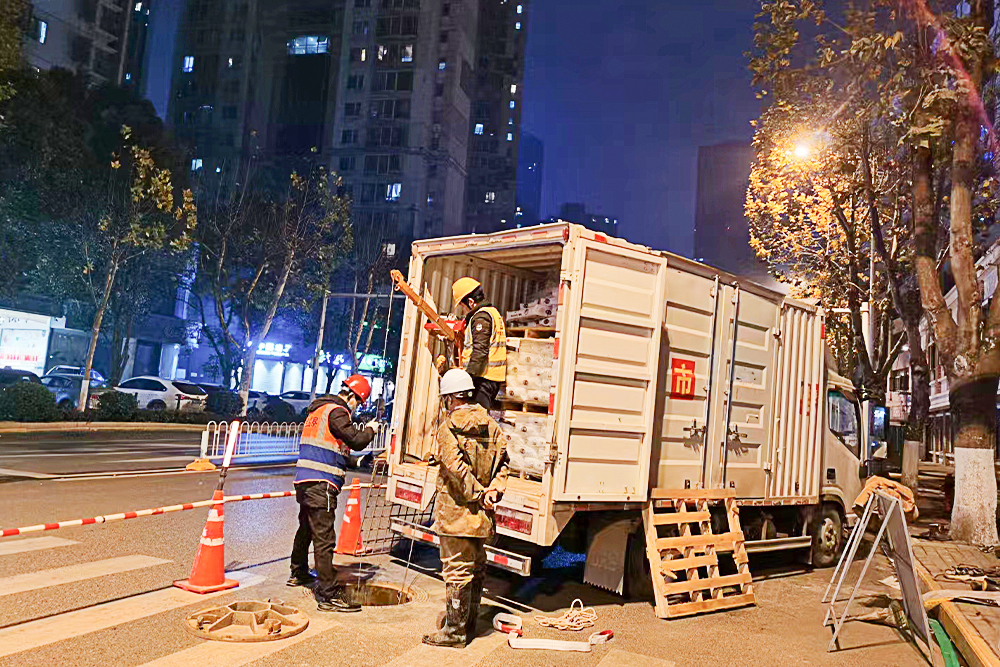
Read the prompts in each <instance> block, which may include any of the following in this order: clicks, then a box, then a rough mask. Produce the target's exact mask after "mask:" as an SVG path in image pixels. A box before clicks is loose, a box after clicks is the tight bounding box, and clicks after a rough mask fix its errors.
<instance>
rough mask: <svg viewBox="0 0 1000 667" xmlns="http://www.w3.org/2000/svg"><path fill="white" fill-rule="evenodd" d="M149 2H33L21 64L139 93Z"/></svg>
mask: <svg viewBox="0 0 1000 667" xmlns="http://www.w3.org/2000/svg"><path fill="white" fill-rule="evenodd" d="M152 1H153V0H142V1H141V2H139V1H136V0H88V1H86V2H81V1H79V0H35V2H34V3H32V6H31V16H30V19H29V23H28V31H27V34H26V35H25V44H24V56H25V60H26V61H27V63H28V65H29V66H31V67H36V68H38V69H52V68H56V67H59V68H63V69H69V70H74V71H76V72H80V73H82V74H85V75H86V76H87V77H88V79H89V80H90V82H91V83H93V84H104V83H111V84H117V85H124V86H128V87H136V89H137V90H141V81H142V77H143V72H144V68H143V62H144V59H145V55H146V54H145V51H146V37H147V31H148V25H149V13H150V9H151V3H152ZM157 1H159V0H157Z"/></svg>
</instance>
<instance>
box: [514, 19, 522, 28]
mask: <svg viewBox="0 0 1000 667" xmlns="http://www.w3.org/2000/svg"><path fill="white" fill-rule="evenodd" d="M520 29H521V22H520V21H518V22H517V23H515V24H514V30H520Z"/></svg>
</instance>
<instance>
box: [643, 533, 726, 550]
mask: <svg viewBox="0 0 1000 667" xmlns="http://www.w3.org/2000/svg"><path fill="white" fill-rule="evenodd" d="M743 541H744V538H743V533H742V532H739V533H722V534H719V535H715V534H708V535H691V536H681V537H661V538H658V539H657V540H656V550H657V551H663V550H664V549H685V548H687V547H707V546H714V547H716V548H718V549H722V550H724V551H732V550H733V549H735V545H736V543H738V542H743Z"/></svg>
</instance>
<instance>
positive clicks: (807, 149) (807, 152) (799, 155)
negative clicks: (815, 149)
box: [792, 142, 812, 160]
mask: <svg viewBox="0 0 1000 667" xmlns="http://www.w3.org/2000/svg"><path fill="white" fill-rule="evenodd" d="M792 154H793V155H795V158H796V159H798V160H805V159H806V158H808V157H809V156H811V155H812V145H811V144H807V143H805V142H799V143H797V144H795V148H794V149H793V150H792Z"/></svg>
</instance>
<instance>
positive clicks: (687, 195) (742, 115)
mask: <svg viewBox="0 0 1000 667" xmlns="http://www.w3.org/2000/svg"><path fill="white" fill-rule="evenodd" d="M180 6H181V0H158V2H156V3H154V12H157V14H158V15H157V16H154V17H152V18H153V21H152V28H153V35H152V37H151V42H152V43H151V49H150V51H151V56H150V61H149V74H148V81H147V83H148V86H147V95H148V97H149V98H150V99H151V100H152V101H153V103H154V104H155V105H156V107H157V110H159V111H160V113H161V115H162V114H163V113H165V111H166V108H165V107H166V102H167V95H168V91H169V85H170V63H171V59H172V54H173V39H174V35H175V33H176V29H177V21H178V19H179V13H180V12H179V7H180ZM758 6H759V3H757V2H755V1H754V0H703V1H702V2H691V1H690V0H687V1H685V2H680V1H679V0H622V1H621V2H619V3H609V2H602V1H600V0H575V1H574V2H572V3H569V2H566V0H529V5H528V12H529V18H530V23H529V24H528V52H527V62H526V73H525V74H526V84H525V98H524V116H523V127H524V130H526V131H528V132H531V133H533V134H535V135H536V136H538V137H539V138H540V139H541V140H542V141H543V142H544V143H545V165H544V172H543V179H544V180H543V194H542V210H541V213H542V216H543V217H548V216H550V215H556V214H557V213H558V212H559V206H560V204H562V203H563V202H567V201H580V202H583V203H585V204H586V205H587V206H588V208H589V209H590V210H592V211H594V212H600V213H605V214H609V215H617V216H618V217H619V219H620V220H621V234H622V235H623V236H625V237H626V238H628V239H629V240H632V241H636V242H638V243H644V244H647V245H650V246H653V247H657V248H666V249H670V250H674V251H676V252H679V253H681V254H684V255H688V256H690V255H691V254H692V253H693V248H692V242H693V228H694V198H695V186H696V172H695V165H696V156H697V148H698V146H700V145H708V144H715V143H722V142H726V141H738V140H745V141H749V140H750V137H751V134H752V132H751V127H750V124H749V121H750V120H751V119H752V118H754V117H755V116H756V115H757V110H758V105H759V103H758V102H757V100H756V99H754V95H753V91H752V90H751V88H750V76H749V73H748V71H747V67H746V59H745V58H744V56H743V53H744V52H745V51H746V50H747V49H748V48H749V46H750V42H751V26H752V24H753V15H754V12H755V11H756V9H757V7H758Z"/></svg>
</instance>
